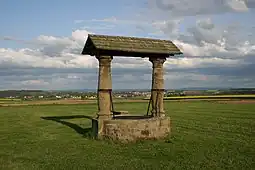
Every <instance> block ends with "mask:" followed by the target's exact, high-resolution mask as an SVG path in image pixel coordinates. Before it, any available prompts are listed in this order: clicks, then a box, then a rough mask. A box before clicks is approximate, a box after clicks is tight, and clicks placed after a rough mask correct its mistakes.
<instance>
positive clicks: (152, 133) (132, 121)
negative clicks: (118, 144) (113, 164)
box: [101, 116, 171, 142]
mask: <svg viewBox="0 0 255 170" xmlns="http://www.w3.org/2000/svg"><path fill="white" fill-rule="evenodd" d="M170 130H171V129H170V118H169V117H151V116H118V117H117V116H116V117H115V118H113V119H110V120H104V121H103V127H102V132H101V136H102V137H103V138H110V139H113V140H119V141H122V142H132V141H137V140H144V139H162V138H165V137H167V136H168V135H169V133H170Z"/></svg>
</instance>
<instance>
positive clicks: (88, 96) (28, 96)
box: [0, 89, 255, 100]
mask: <svg viewBox="0 0 255 170" xmlns="http://www.w3.org/2000/svg"><path fill="white" fill-rule="evenodd" d="M224 94H255V89H225V90H166V91H165V93H164V96H165V97H171V96H194V95H195V96H201V95H224ZM150 95H151V92H150V91H149V90H147V91H142V90H126V91H113V92H112V96H113V98H119V99H130V98H138V99H143V98H148V97H150ZM0 98H8V99H21V100H60V99H76V100H93V99H97V93H96V92H95V91H94V92H93V91H92V92H89V91H42V90H6V91H0Z"/></svg>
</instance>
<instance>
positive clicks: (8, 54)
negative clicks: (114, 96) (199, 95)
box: [0, 0, 255, 90]
mask: <svg viewBox="0 0 255 170" xmlns="http://www.w3.org/2000/svg"><path fill="white" fill-rule="evenodd" d="M254 8H255V0H192V1H190V0H107V1H102V0H93V1H84V0H76V1H60V0H55V1H49V0H44V1H28V0H19V1H14V0H1V1H0V16H1V17H0V22H1V26H0V90H7V89H16V90H18V89H42V90H68V89H96V88H97V78H98V77H97V73H98V61H97V60H96V58H95V57H94V56H87V55H81V51H82V48H83V46H84V44H85V42H86V39H87V35H88V34H105V35H121V36H137V37H150V38H159V39H167V40H171V41H172V42H173V43H174V44H175V45H176V46H177V47H178V48H180V50H181V51H182V52H183V54H184V55H182V56H174V57H171V58H168V59H167V61H166V62H165V63H164V70H165V75H164V78H165V88H167V89H172V88H188V87H208V88H218V87H232V88H238V87H254V85H255V74H254V73H255V22H253V21H254V17H255V9H254ZM151 71H152V64H151V63H150V62H149V61H148V59H142V58H128V57H114V59H113V61H112V80H113V88H114V89H150V88H151Z"/></svg>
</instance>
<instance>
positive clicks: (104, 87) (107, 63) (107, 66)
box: [96, 56, 112, 119]
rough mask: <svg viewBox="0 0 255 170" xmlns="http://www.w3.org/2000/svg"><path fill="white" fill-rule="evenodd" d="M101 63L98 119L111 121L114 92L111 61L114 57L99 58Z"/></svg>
mask: <svg viewBox="0 0 255 170" xmlns="http://www.w3.org/2000/svg"><path fill="white" fill-rule="evenodd" d="M96 58H97V59H98V61H99V71H98V99H97V100H98V111H99V112H98V114H97V115H98V119H109V118H110V117H111V98H110V93H111V90H112V78H111V61H112V56H97V57H96Z"/></svg>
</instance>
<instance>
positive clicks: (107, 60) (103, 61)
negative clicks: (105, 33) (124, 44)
mask: <svg viewBox="0 0 255 170" xmlns="http://www.w3.org/2000/svg"><path fill="white" fill-rule="evenodd" d="M96 58H97V60H98V61H99V66H108V65H110V64H111V61H112V59H113V57H112V56H96Z"/></svg>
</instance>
